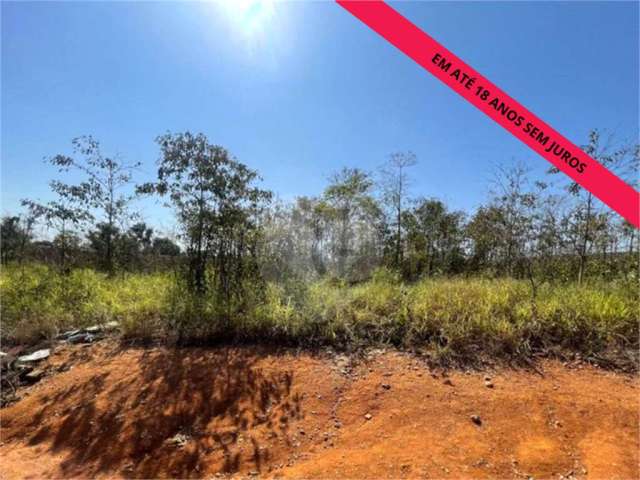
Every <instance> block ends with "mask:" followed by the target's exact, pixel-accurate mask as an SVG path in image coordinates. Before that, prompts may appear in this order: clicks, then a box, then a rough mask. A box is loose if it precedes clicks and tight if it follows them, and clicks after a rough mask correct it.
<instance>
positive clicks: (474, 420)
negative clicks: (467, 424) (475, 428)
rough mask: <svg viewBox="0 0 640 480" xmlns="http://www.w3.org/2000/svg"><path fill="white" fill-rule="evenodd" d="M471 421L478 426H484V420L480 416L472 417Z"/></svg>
mask: <svg viewBox="0 0 640 480" xmlns="http://www.w3.org/2000/svg"><path fill="white" fill-rule="evenodd" d="M471 421H472V422H473V423H475V424H476V425H482V419H481V418H480V417H479V416H478V415H471Z"/></svg>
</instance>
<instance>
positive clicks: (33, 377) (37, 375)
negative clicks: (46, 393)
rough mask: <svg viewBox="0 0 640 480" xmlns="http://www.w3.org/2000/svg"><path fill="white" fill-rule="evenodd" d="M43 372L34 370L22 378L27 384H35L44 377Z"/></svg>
mask: <svg viewBox="0 0 640 480" xmlns="http://www.w3.org/2000/svg"><path fill="white" fill-rule="evenodd" d="M44 374H45V371H44V370H42V369H41V368H36V369H35V370H32V371H30V372H29V373H27V374H26V375H25V376H24V378H25V380H27V381H28V382H33V383H35V382H37V381H39V380H40V379H41V378H42V377H44Z"/></svg>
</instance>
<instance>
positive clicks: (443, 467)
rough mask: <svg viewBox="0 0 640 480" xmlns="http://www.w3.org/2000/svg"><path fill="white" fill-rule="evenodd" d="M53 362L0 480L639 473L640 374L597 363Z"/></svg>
mask: <svg viewBox="0 0 640 480" xmlns="http://www.w3.org/2000/svg"><path fill="white" fill-rule="evenodd" d="M46 362H48V363H46V364H45V365H47V368H48V372H49V375H48V376H47V377H45V378H44V379H43V380H41V381H40V382H39V383H37V384H35V385H34V386H32V387H28V388H24V389H22V390H19V392H18V393H19V395H20V396H21V397H22V398H21V399H20V400H19V401H18V402H17V403H15V404H13V405H11V406H10V407H7V408H5V409H2V410H0V414H1V417H2V438H1V443H0V477H1V478H3V479H13V478H33V479H35V478H71V477H76V478H89V477H97V478H106V477H110V478H114V477H115V478H121V477H126V478H164V477H174V478H176V477H177V478H185V477H198V478H222V477H226V476H235V477H253V478H255V477H266V478H272V477H275V478H280V477H282V478H324V479H328V478H331V479H333V478H336V479H337V478H372V479H374V478H375V479H377V478H527V477H534V478H599V479H613V478H621V479H637V478H638V477H639V476H640V473H639V467H638V462H639V458H638V451H639V449H640V447H639V441H638V439H639V434H640V432H639V424H638V412H639V410H638V406H639V405H638V400H639V396H638V395H639V392H640V390H639V386H640V385H639V383H638V379H637V377H632V376H628V375H623V374H616V373H612V372H605V371H602V370H597V369H594V368H591V367H582V368H567V367H566V366H563V365H562V364H560V363H557V362H550V361H549V362H541V363H539V364H538V368H539V369H540V370H541V371H542V372H543V373H544V376H541V375H540V374H538V373H536V372H534V371H531V370H512V369H505V368H502V369H496V370H495V371H484V372H464V371H458V370H456V371H449V372H448V373H447V374H445V375H443V373H442V372H440V371H438V372H435V371H432V370H429V368H428V367H426V366H425V364H424V363H423V361H421V360H420V358H419V357H414V356H411V355H409V354H402V353H398V352H375V353H370V354H369V355H367V356H364V357H361V358H359V359H357V360H356V359H354V358H348V357H346V356H343V355H336V354H331V353H321V354H310V353H295V352H292V351H285V352H284V353H278V352H274V351H273V350H262V349H256V348H215V349H168V348H157V347H154V348H147V349H144V348H124V347H121V346H119V345H118V344H117V343H115V342H114V341H112V340H106V341H102V342H100V343H98V344H96V345H92V346H85V347H83V346H59V347H58V348H57V349H56V351H55V352H54V353H53V355H52V356H51V357H50V358H49V360H48V361H46ZM69 367H71V368H70V369H69ZM54 372H57V373H54ZM485 376H490V377H491V380H490V381H491V382H492V384H493V388H490V387H487V386H486V385H485ZM472 415H478V416H479V417H480V420H481V425H479V426H478V425H476V424H475V423H474V422H472V420H471V416H472Z"/></svg>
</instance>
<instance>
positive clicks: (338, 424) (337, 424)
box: [333, 421, 342, 428]
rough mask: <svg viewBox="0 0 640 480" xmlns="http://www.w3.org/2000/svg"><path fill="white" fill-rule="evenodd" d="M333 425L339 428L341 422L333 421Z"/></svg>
mask: <svg viewBox="0 0 640 480" xmlns="http://www.w3.org/2000/svg"><path fill="white" fill-rule="evenodd" d="M333 426H334V427H335V428H341V427H342V423H340V422H338V421H336V423H334V424H333Z"/></svg>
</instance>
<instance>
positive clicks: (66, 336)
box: [57, 330, 81, 340]
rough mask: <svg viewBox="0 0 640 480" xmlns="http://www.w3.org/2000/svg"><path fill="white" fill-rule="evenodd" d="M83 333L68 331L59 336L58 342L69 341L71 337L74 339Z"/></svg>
mask: <svg viewBox="0 0 640 480" xmlns="http://www.w3.org/2000/svg"><path fill="white" fill-rule="evenodd" d="M80 332H81V330H68V331H66V332H64V333H61V334H60V335H58V337H57V338H58V340H67V339H68V338H69V337H73V336H74V335H77V334H79V333H80Z"/></svg>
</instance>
